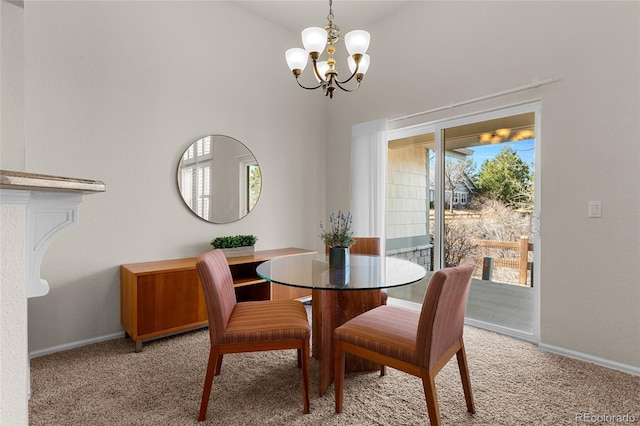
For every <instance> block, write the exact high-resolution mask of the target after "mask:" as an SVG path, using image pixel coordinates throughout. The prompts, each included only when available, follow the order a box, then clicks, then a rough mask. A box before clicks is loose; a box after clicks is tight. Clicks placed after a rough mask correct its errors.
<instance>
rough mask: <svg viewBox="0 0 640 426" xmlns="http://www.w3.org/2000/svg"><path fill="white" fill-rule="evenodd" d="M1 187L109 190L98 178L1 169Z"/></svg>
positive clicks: (77, 190)
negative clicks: (91, 178)
mask: <svg viewBox="0 0 640 426" xmlns="http://www.w3.org/2000/svg"><path fill="white" fill-rule="evenodd" d="M0 188H3V189H17V190H32V191H56V192H57V191H62V192H76V193H82V194H91V193H95V192H104V191H106V190H107V186H106V185H105V184H104V183H103V182H100V181H98V180H88V179H77V178H68V177H62V176H50V175H41V174H37V173H25V172H15V171H9V170H0Z"/></svg>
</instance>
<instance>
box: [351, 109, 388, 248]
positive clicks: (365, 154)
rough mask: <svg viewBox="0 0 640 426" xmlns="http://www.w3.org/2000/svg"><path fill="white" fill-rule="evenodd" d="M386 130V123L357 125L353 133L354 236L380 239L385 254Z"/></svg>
mask: <svg viewBox="0 0 640 426" xmlns="http://www.w3.org/2000/svg"><path fill="white" fill-rule="evenodd" d="M387 128H388V123H387V120H386V119H384V120H376V121H369V122H366V123H360V124H356V125H355V126H353V127H352V129H351V214H352V216H353V226H352V229H353V233H354V235H356V236H360V237H380V240H381V245H382V247H381V249H382V252H383V253H384V239H385V229H384V223H385V222H384V215H385V197H386V177H387Z"/></svg>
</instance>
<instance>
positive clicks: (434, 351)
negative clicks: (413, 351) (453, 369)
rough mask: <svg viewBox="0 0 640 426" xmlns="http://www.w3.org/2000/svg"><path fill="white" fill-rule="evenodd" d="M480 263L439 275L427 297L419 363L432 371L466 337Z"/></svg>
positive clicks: (463, 264)
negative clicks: (472, 289) (473, 282)
mask: <svg viewBox="0 0 640 426" xmlns="http://www.w3.org/2000/svg"><path fill="white" fill-rule="evenodd" d="M475 265H476V262H475V260H473V259H471V258H467V259H465V260H463V261H462V262H460V264H459V265H458V266H456V267H451V268H444V269H441V270H439V271H436V272H435V273H434V274H433V276H432V277H431V280H429V286H428V287H427V292H426V294H425V296H424V302H423V303H422V311H421V313H420V323H419V324H418V335H417V338H416V346H417V350H418V354H420V359H419V360H418V363H419V364H420V365H421V366H423V367H425V368H429V369H430V368H431V367H433V365H434V364H435V362H436V361H437V360H438V359H439V358H440V357H441V356H442V355H443V354H444V353H445V352H446V351H447V349H449V348H450V347H451V346H452V345H453V344H454V343H455V342H456V341H457V340H459V339H460V338H461V337H462V333H463V330H464V313H465V309H466V306H467V297H468V296H469V287H470V285H471V275H473V271H474V269H475Z"/></svg>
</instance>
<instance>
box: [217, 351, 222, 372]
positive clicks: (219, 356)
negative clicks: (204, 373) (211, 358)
mask: <svg viewBox="0 0 640 426" xmlns="http://www.w3.org/2000/svg"><path fill="white" fill-rule="evenodd" d="M221 369H222V355H218V360H217V361H216V376H217V375H219V374H220V370H221Z"/></svg>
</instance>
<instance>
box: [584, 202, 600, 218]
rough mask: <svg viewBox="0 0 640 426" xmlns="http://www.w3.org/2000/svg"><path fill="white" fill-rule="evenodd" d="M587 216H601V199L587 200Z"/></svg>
mask: <svg viewBox="0 0 640 426" xmlns="http://www.w3.org/2000/svg"><path fill="white" fill-rule="evenodd" d="M587 217H602V202H601V201H589V213H588V214H587Z"/></svg>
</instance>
